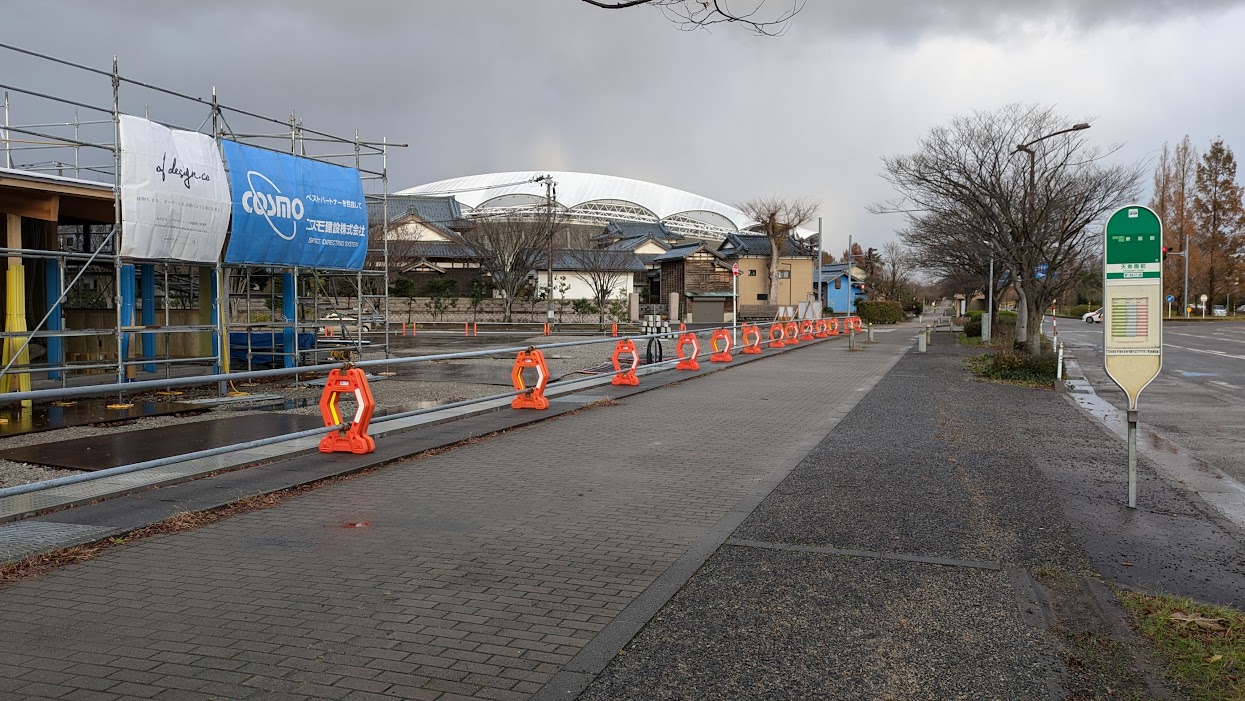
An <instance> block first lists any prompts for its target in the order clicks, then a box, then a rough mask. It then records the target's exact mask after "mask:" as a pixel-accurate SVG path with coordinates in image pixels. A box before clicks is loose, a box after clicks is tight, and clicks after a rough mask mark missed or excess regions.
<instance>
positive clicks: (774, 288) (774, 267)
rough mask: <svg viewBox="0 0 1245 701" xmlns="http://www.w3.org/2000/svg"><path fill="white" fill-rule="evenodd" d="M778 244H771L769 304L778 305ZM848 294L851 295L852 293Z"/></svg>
mask: <svg viewBox="0 0 1245 701" xmlns="http://www.w3.org/2000/svg"><path fill="white" fill-rule="evenodd" d="M779 253H781V251H780V250H779V249H778V244H776V243H774V242H772V241H771V242H770V253H769V303H770V304H775V305H776V304H778V254H779ZM848 294H851V293H850V292H849V293H848Z"/></svg>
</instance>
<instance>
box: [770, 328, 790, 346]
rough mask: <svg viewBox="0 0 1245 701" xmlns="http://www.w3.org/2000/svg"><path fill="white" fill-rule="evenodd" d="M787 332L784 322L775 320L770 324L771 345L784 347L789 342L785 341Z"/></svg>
mask: <svg viewBox="0 0 1245 701" xmlns="http://www.w3.org/2000/svg"><path fill="white" fill-rule="evenodd" d="M786 335H787V334H786V333H785V332H784V331H783V330H782V324H780V323H778V322H775V323H773V324H770V325H769V347H770V348H782V347H783V346H786V345H787V344H786V343H784V342H783V337H784V336H786Z"/></svg>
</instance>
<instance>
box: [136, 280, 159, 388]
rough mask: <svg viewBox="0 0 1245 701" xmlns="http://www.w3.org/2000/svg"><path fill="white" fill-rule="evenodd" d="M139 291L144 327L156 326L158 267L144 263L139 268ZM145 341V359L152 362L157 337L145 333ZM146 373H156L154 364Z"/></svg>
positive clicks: (149, 364) (146, 366)
mask: <svg viewBox="0 0 1245 701" xmlns="http://www.w3.org/2000/svg"><path fill="white" fill-rule="evenodd" d="M138 274H139V280H138V290H139V297H140V298H141V299H142V308H141V310H140V313H141V314H142V324H143V326H155V325H156V266H154V265H152V264H151V263H144V264H143V265H140V266H138ZM142 339H143V358H144V359H147V360H151V359H152V358H155V357H156V335H155V334H153V333H145V334H143V335H142ZM143 370H144V371H146V372H155V371H156V366H155V364H154V363H148V364H146V365H144V366H143Z"/></svg>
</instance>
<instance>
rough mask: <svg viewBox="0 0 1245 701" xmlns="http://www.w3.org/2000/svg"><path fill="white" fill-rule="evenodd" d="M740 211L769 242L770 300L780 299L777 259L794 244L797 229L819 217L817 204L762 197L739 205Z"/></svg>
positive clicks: (806, 201)
mask: <svg viewBox="0 0 1245 701" xmlns="http://www.w3.org/2000/svg"><path fill="white" fill-rule="evenodd" d="M739 210H740V211H742V212H743V213H744V214H746V215H748V216H749V217H750V218H751V219H752V220H753V221H755V222H757V224H758V226H759V227H760V230H761V233H763V234H765V237H766V238H768V239H769V244H770V246H769V248H770V251H769V299H771V300H777V299H778V259H779V257H781V256H782V252H783V249H784V248H786V247H788V246H791V245H794V244H795V241H794V240H793V237H794V236H795V230H796V229H797V228H799V227H800V226H803V225H804V224H806V223H808V221H809V220H810V219H812V218H813V216H814V215H816V214H817V205H816V204H815V203H813V202H811V201H809V200H799V199H785V198H782V197H762V198H758V199H755V200H750V201H748V202H745V203H743V204H741V205H739ZM771 303H774V302H771Z"/></svg>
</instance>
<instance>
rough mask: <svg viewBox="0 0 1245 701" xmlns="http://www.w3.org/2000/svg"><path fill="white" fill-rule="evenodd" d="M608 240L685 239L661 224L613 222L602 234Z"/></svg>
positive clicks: (606, 226)
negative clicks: (648, 237) (649, 237)
mask: <svg viewBox="0 0 1245 701" xmlns="http://www.w3.org/2000/svg"><path fill="white" fill-rule="evenodd" d="M600 235H601V236H603V237H606V238H619V239H631V238H643V237H646V236H651V237H653V238H655V239H657V240H659V241H678V240H681V239H682V238H683V235H682V234H676V233H675V232H673V231H671V230H670V229H668V228H667V227H666V225H665V224H662V223H661V222H630V221H626V222H620V221H612V222H610V223H609V224H606V225H605V231H603V232H601V234H600Z"/></svg>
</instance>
